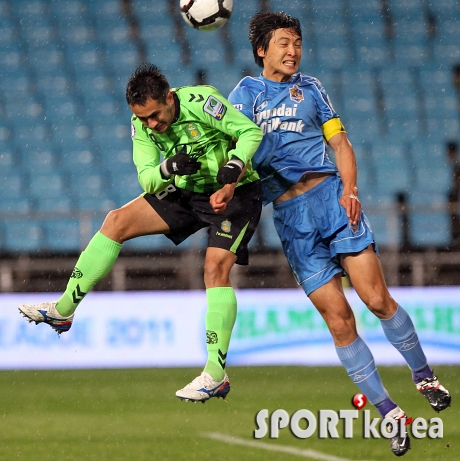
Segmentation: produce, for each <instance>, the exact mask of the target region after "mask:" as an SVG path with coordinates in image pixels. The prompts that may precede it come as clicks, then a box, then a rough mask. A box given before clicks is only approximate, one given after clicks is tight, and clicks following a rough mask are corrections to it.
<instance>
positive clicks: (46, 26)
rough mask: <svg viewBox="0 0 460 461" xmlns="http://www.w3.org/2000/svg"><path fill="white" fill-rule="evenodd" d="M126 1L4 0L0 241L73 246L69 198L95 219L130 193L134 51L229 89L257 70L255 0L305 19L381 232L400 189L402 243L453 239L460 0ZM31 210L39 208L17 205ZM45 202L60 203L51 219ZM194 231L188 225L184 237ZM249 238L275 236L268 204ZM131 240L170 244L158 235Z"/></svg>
mask: <svg viewBox="0 0 460 461" xmlns="http://www.w3.org/2000/svg"><path fill="white" fill-rule="evenodd" d="M124 3H125V4H124ZM126 3H127V2H122V1H121V0H100V1H97V2H94V1H90V0H65V1H64V0H56V1H52V2H49V1H45V0H15V1H14V2H8V1H5V0H0V78H1V81H2V85H1V87H0V194H1V196H2V203H1V205H0V222H1V223H2V224H1V226H0V227H1V229H0V234H1V235H2V237H1V238H0V253H2V252H20V251H24V252H36V251H56V252H69V251H79V250H80V247H81V243H82V242H81V241H80V233H79V230H78V225H77V222H78V219H76V218H75V219H74V217H75V216H77V215H78V213H79V212H84V213H90V216H91V226H92V228H94V229H97V228H98V226H100V223H101V222H102V219H103V216H104V213H106V212H107V211H108V210H110V209H113V208H116V207H119V206H121V205H123V203H125V202H127V201H129V200H131V199H133V198H135V197H136V196H138V195H139V194H140V193H141V192H142V190H141V188H140V186H139V184H138V182H137V179H136V169H135V167H134V165H133V163H132V152H131V150H132V148H131V139H130V135H129V118H130V116H131V113H130V111H129V108H128V107H127V106H126V103H125V100H124V92H125V86H126V82H127V79H128V78H129V76H130V75H131V73H132V71H133V70H134V68H135V66H136V65H137V64H139V63H140V62H141V61H142V60H148V61H151V62H154V63H155V64H157V65H158V66H159V67H160V68H161V69H162V70H163V71H164V72H165V73H166V75H167V76H168V78H169V80H170V83H171V84H172V86H180V85H184V84H194V83H196V82H197V75H198V73H199V72H202V71H204V73H203V72H202V76H203V77H204V78H205V82H206V83H209V84H211V85H214V86H216V87H217V88H218V89H219V90H220V91H221V92H222V94H223V95H224V96H228V93H229V92H230V91H231V90H232V89H233V87H234V86H235V85H236V83H237V82H238V81H239V80H240V79H241V78H242V77H243V76H244V75H246V74H248V73H251V74H257V73H259V72H260V69H258V68H257V66H256V65H255V63H254V60H253V55H252V50H251V47H250V45H249V43H248V40H247V27H248V24H249V20H250V18H251V17H252V15H253V14H254V13H255V12H256V11H258V10H259V9H260V6H261V5H262V4H264V5H266V6H268V7H269V8H270V9H272V10H276V11H281V10H284V11H286V12H287V13H289V14H293V15H295V16H297V17H299V18H300V19H301V21H302V25H303V32H304V60H303V63H302V70H303V71H304V72H305V73H307V74H310V75H314V76H315V77H317V78H318V79H319V80H320V81H321V82H322V83H323V85H324V87H325V88H326V90H327V92H328V93H329V95H330V97H331V100H332V102H333V104H334V107H335V108H336V110H337V112H338V113H339V115H340V116H341V118H342V121H343V123H344V125H345V127H346V129H347V132H348V135H349V138H350V140H351V141H352V143H353V145H354V148H355V153H356V156H357V158H358V166H359V176H358V184H359V187H360V190H361V191H362V192H361V193H360V196H361V197H362V202H363V204H364V205H365V208H366V212H367V213H368V215H369V217H370V219H371V222H372V225H373V228H374V231H375V233H376V235H377V238H378V239H379V243H380V245H383V246H384V245H393V244H394V243H395V242H398V241H399V240H400V237H401V236H400V231H398V230H397V226H396V231H395V227H394V225H393V224H394V221H391V219H390V220H388V219H387V218H388V214H387V212H388V210H390V209H391V207H392V204H394V201H395V195H396V194H397V193H398V192H405V193H408V194H409V205H413V206H414V213H413V215H411V229H412V234H411V238H412V239H413V241H414V243H415V244H417V245H421V246H422V247H423V246H426V247H428V246H429V247H431V246H433V245H434V246H445V245H447V244H448V243H449V216H448V214H447V213H446V211H445V210H444V209H441V208H440V205H439V203H442V202H443V201H444V202H445V200H446V194H447V190H448V189H449V187H450V181H451V174H452V172H451V171H450V168H449V166H448V164H447V159H446V157H445V146H446V143H447V142H451V141H456V142H460V134H459V133H460V103H459V94H458V93H457V90H456V89H455V87H454V84H453V77H452V66H453V65H455V64H458V63H460V45H459V43H460V9H459V8H458V5H457V3H458V2H457V1H456V0H435V1H434V0H432V1H422V0H398V1H396V0H391V1H389V2H387V3H388V4H389V5H390V8H389V10H388V11H387V12H386V13H385V17H384V16H383V12H382V11H383V10H382V3H381V1H380V0H302V1H301V2H300V0H298V1H293V2H286V1H284V0H271V1H265V2H261V1H259V0H245V1H244V2H239V1H236V2H235V7H234V12H233V16H232V19H231V20H230V22H229V23H228V24H227V26H226V27H225V28H224V29H222V30H221V31H215V32H210V33H202V32H197V31H195V30H193V29H191V28H190V27H189V26H187V25H185V23H182V20H181V19H180V17H179V16H178V17H173V15H172V11H174V8H173V7H174V5H172V4H171V3H170V2H169V1H166V0H150V1H149V2H140V1H137V0H133V1H132V2H131V6H132V13H133V17H129V16H128V15H127V13H128V12H129V9H127V8H126ZM300 6H301V7H300ZM175 11H176V14H177V15H179V12H178V9H177V6H176V9H175ZM178 19H179V20H178ZM133 21H134V23H136V22H137V25H138V31H137V32H138V33H137V34H135V33H134V34H133V33H132V32H133V31H132V30H131V26H132V24H133ZM176 23H179V24H182V30H181V31H180V32H181V33H178V31H176V28H175V27H176V25H175V24H176ZM181 37H182V38H181ZM182 39H183V40H184V42H181V40H182ZM425 192H427V193H428V192H429V197H428V198H427V197H425V195H424V193H425ZM420 197H425V199H426V200H428V199H429V200H430V201H429V203H430V204H431V205H430V206H429V207H432V211H433V214H432V215H430V214H428V213H424V214H423V213H420V212H419V211H420V205H421V203H422V202H421V198H420ZM433 200H435V201H433ZM427 203H428V202H427ZM429 207H428V208H429ZM14 210H17V212H18V220H17V221H15V220H13V219H12V218H11V213H12V212H14ZM31 211H37V212H38V213H39V214H40V217H37V218H36V219H35V215H34V218H33V219H24V216H27V213H30V212H31ZM53 211H59V212H61V213H63V216H67V218H66V219H65V220H59V219H54V218H53V219H51V218H50V219H47V218H46V216H47V214H49V213H51V212H53ZM2 213H4V214H2ZM66 213H67V215H66ZM91 213H92V214H91ZM430 219H433V222H434V223H435V224H433V222H431V223H430ZM392 223H393V224H392ZM392 226H393V227H392ZM204 242H205V237H202V236H200V237H197V238H194V239H191V240H190V242H189V243H188V244H187V245H190V246H191V247H193V246H196V247H198V248H202V247H203V246H204ZM187 245H183V248H189V247H190V246H187ZM181 247H182V246H181ZM251 247H252V248H253V249H254V250H257V249H262V250H263V249H279V242H278V237H277V235H276V232H275V231H274V228H273V223H272V221H271V210H270V209H269V208H266V209H264V213H263V216H262V220H261V226H260V230H258V232H257V235H256V237H255V238H254V241H253V242H252V243H251ZM127 248H128V249H130V250H132V251H159V250H160V249H161V248H169V249H171V248H172V244H169V241H168V240H167V239H164V238H161V237H158V236H154V237H146V238H144V239H139V240H134V241H133V242H130V243H129V244H127Z"/></svg>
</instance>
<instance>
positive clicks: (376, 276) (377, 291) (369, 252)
mask: <svg viewBox="0 0 460 461" xmlns="http://www.w3.org/2000/svg"><path fill="white" fill-rule="evenodd" d="M341 262H342V266H343V268H344V269H345V271H346V272H347V274H348V276H349V277H350V281H351V283H352V285H353V288H354V289H355V290H356V293H357V294H358V296H359V297H360V298H361V300H362V301H363V303H364V304H366V306H367V307H368V308H369V309H370V310H371V311H372V312H373V313H374V314H375V315H377V316H378V317H379V318H388V317H390V316H391V315H393V314H394V313H395V311H396V308H397V303H396V302H395V301H394V299H393V298H392V297H391V295H390V293H389V291H388V287H387V285H386V282H385V278H384V275H383V270H382V264H381V262H380V258H379V257H378V256H377V255H376V253H375V251H374V249H373V247H372V245H370V246H368V247H367V248H366V249H364V250H363V251H361V252H359V253H356V254H349V255H342V257H341Z"/></svg>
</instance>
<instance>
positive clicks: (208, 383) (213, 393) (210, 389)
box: [176, 371, 230, 403]
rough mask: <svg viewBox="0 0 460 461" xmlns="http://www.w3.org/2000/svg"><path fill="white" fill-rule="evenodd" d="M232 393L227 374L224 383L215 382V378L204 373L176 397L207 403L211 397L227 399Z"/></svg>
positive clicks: (177, 393) (178, 392)
mask: <svg viewBox="0 0 460 461" xmlns="http://www.w3.org/2000/svg"><path fill="white" fill-rule="evenodd" d="M229 392H230V381H229V380H228V376H227V374H225V376H224V379H223V380H222V381H214V379H213V377H212V376H211V375H210V374H209V373H206V372H205V371H203V372H202V373H201V375H200V376H198V377H196V378H195V379H194V380H193V381H192V382H191V383H190V384H187V385H186V386H185V387H184V388H183V389H180V390H179V391H177V392H176V397H178V398H179V399H181V400H185V401H186V402H188V401H189V400H190V401H191V402H203V403H204V402H206V400H209V399H210V398H211V397H218V398H219V397H222V398H223V399H225V397H226V396H227V394H228V393H229Z"/></svg>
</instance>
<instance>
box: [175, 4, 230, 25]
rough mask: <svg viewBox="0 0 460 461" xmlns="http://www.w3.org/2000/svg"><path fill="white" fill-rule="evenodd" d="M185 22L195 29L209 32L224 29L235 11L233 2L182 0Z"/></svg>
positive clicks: (182, 12)
mask: <svg viewBox="0 0 460 461" xmlns="http://www.w3.org/2000/svg"><path fill="white" fill-rule="evenodd" d="M180 10H181V14H182V17H183V18H184V21H185V22H186V23H187V24H188V25H190V26H192V27H193V28H195V29H198V30H202V31H205V32H208V31H210V30H216V29H219V28H220V27H222V26H223V25H224V24H225V23H226V22H227V21H228V20H229V19H230V16H231V14H232V10H233V0H180Z"/></svg>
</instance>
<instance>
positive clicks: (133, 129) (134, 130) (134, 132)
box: [131, 123, 136, 139]
mask: <svg viewBox="0 0 460 461" xmlns="http://www.w3.org/2000/svg"><path fill="white" fill-rule="evenodd" d="M135 137H136V127H135V126H134V123H131V139H134V138H135Z"/></svg>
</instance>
